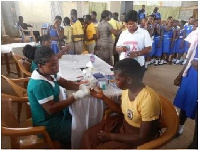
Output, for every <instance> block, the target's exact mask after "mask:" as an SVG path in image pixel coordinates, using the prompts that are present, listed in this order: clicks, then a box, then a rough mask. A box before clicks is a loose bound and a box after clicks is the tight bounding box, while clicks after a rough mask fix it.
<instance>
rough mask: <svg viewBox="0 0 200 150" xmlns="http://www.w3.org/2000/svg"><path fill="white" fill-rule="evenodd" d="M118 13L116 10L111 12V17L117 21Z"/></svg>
mask: <svg viewBox="0 0 200 150" xmlns="http://www.w3.org/2000/svg"><path fill="white" fill-rule="evenodd" d="M118 17H119V14H118V13H117V12H114V13H113V19H115V20H117V21H118Z"/></svg>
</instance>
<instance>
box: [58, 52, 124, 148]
mask: <svg viewBox="0 0 200 150" xmlns="http://www.w3.org/2000/svg"><path fill="white" fill-rule="evenodd" d="M89 56H90V55H77V56H75V57H76V63H74V61H73V57H74V56H71V55H65V56H63V57H62V58H61V59H60V61H59V69H60V71H59V74H60V75H61V76H62V77H63V78H65V79H67V80H72V81H75V80H77V77H78V76H81V75H83V73H82V72H81V71H80V70H79V69H75V68H84V67H86V63H87V62H88V61H89V60H90V58H89ZM95 64H96V65H95V71H96V72H101V73H103V74H104V75H112V74H113V72H112V71H111V70H110V68H112V66H110V65H108V64H107V63H106V62H104V61H103V60H101V59H100V58H98V57H97V56H95ZM104 94H105V95H106V96H108V97H110V98H112V99H113V100H115V101H118V99H119V96H120V95H121V90H120V89H118V88H114V87H112V86H111V85H108V86H107V88H106V90H104ZM104 109H105V104H104V103H103V101H102V100H99V99H96V98H94V97H91V96H87V97H85V98H83V99H82V100H79V101H76V102H75V103H73V104H72V105H71V106H70V112H71V113H72V134H71V142H72V143H71V146H72V148H73V149H76V148H79V146H80V141H81V138H82V135H83V133H84V131H85V130H87V129H88V128H89V127H91V126H93V125H95V124H97V123H99V122H100V121H101V120H102V117H103V112H104Z"/></svg>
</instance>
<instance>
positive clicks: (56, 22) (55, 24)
mask: <svg viewBox="0 0 200 150" xmlns="http://www.w3.org/2000/svg"><path fill="white" fill-rule="evenodd" d="M61 23H62V18H61V16H56V17H55V19H54V26H57V27H59V26H60V25H61Z"/></svg>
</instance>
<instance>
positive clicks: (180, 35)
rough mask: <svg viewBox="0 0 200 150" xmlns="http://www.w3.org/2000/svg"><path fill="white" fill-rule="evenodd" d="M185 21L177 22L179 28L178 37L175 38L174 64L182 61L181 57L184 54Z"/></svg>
mask: <svg viewBox="0 0 200 150" xmlns="http://www.w3.org/2000/svg"><path fill="white" fill-rule="evenodd" d="M184 24H185V21H183V20H181V21H180V23H179V27H180V29H179V30H178V35H177V36H178V39H177V60H176V64H180V63H182V62H183V61H182V60H181V57H182V56H183V54H184V48H185V41H184V39H185V29H184Z"/></svg>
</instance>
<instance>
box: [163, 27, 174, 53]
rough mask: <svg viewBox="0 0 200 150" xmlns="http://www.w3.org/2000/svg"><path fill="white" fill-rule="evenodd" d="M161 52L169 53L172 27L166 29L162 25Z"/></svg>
mask: <svg viewBox="0 0 200 150" xmlns="http://www.w3.org/2000/svg"><path fill="white" fill-rule="evenodd" d="M163 30H164V34H163V53H167V54H169V52H170V44H171V39H172V29H170V30H169V31H166V26H164V27H163Z"/></svg>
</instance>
